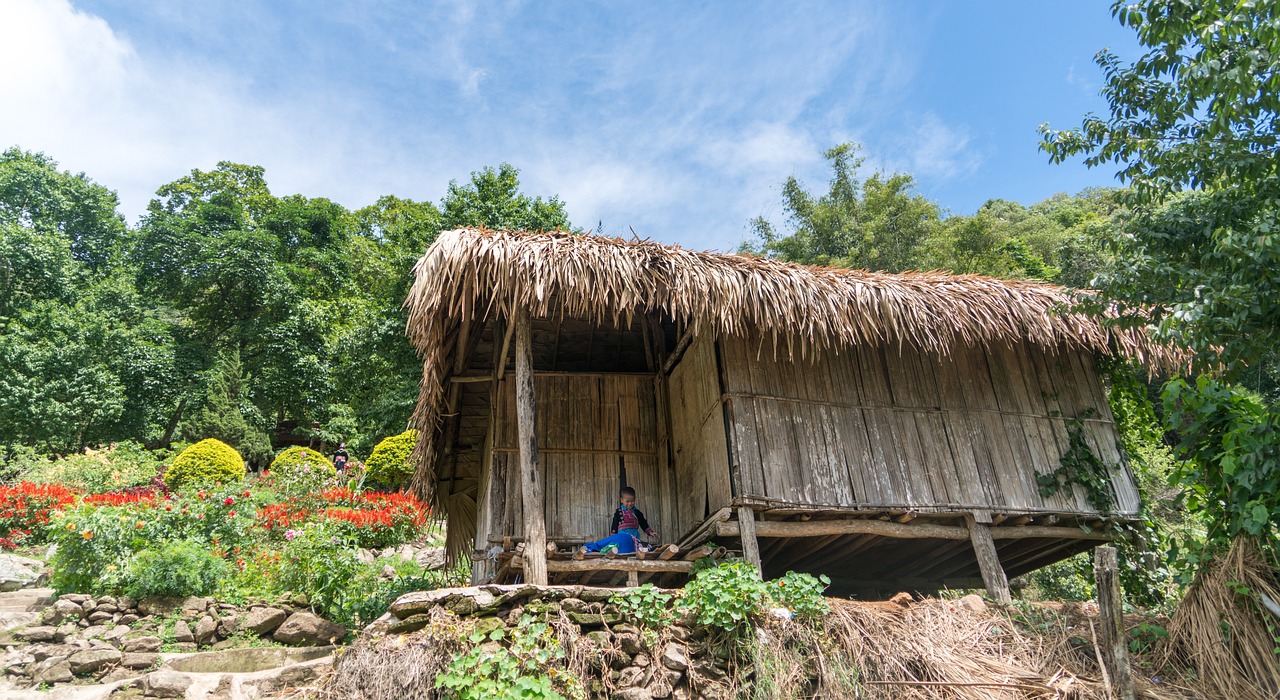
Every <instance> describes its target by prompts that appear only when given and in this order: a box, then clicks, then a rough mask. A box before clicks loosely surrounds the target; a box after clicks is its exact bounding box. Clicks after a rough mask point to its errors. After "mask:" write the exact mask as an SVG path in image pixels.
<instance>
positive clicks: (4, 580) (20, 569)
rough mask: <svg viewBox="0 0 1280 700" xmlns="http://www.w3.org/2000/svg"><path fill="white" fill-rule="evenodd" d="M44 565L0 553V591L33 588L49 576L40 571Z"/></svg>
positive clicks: (32, 560)
mask: <svg viewBox="0 0 1280 700" xmlns="http://www.w3.org/2000/svg"><path fill="white" fill-rule="evenodd" d="M42 569H44V563H43V562H39V561H36V560H35V559H28V558H26V557H20V556H18V555H16V554H5V553H0V591H17V590H21V589H23V588H35V587H36V586H39V585H40V584H42V583H44V581H45V579H47V578H48V577H49V576H48V574H46V573H44V572H43V571H42Z"/></svg>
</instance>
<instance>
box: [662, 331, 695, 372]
mask: <svg viewBox="0 0 1280 700" xmlns="http://www.w3.org/2000/svg"><path fill="white" fill-rule="evenodd" d="M692 342H693V329H692V328H690V327H686V328H685V329H684V335H682V336H680V340H678V341H676V348H675V349H674V350H672V351H671V356H670V357H668V358H667V361H666V362H664V363H663V365H662V374H663V375H667V374H671V370H672V369H673V368H674V367H675V366H676V363H677V362H679V361H680V358H681V357H683V356H684V351H685V350H688V349H689V344H690V343H692Z"/></svg>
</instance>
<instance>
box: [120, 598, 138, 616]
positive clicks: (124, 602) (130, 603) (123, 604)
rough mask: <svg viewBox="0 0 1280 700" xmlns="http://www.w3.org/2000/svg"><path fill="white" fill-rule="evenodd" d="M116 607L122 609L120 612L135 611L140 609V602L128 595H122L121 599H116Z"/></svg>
mask: <svg viewBox="0 0 1280 700" xmlns="http://www.w3.org/2000/svg"><path fill="white" fill-rule="evenodd" d="M116 607H118V608H120V612H124V611H126V610H135V609H137V607H138V601H136V600H134V599H133V598H130V597H129V596H127V595H122V596H120V597H119V598H116Z"/></svg>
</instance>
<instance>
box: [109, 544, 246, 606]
mask: <svg viewBox="0 0 1280 700" xmlns="http://www.w3.org/2000/svg"><path fill="white" fill-rule="evenodd" d="M226 573H227V565H226V562H224V561H223V560H222V558H221V557H216V556H214V555H212V554H210V553H209V550H208V549H207V548H206V547H203V546H201V545H198V544H196V543H194V542H191V541H179V542H171V543H169V544H166V545H164V546H163V547H161V548H159V549H144V550H142V551H141V552H138V553H137V554H135V555H134V557H133V560H132V561H131V562H130V563H129V567H128V570H127V571H126V573H125V576H124V581H123V589H124V592H125V593H126V594H128V595H130V596H132V597H134V598H145V597H147V596H155V595H163V596H189V595H195V596H204V595H209V594H211V593H213V592H214V590H216V589H217V587H218V583H219V581H220V580H221V579H222V577H223V576H225V575H226Z"/></svg>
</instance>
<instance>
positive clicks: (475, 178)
mask: <svg viewBox="0 0 1280 700" xmlns="http://www.w3.org/2000/svg"><path fill="white" fill-rule="evenodd" d="M519 175H520V171H519V170H518V169H516V167H515V166H513V165H511V164H509V163H503V164H502V165H501V166H499V167H498V168H492V167H487V168H485V169H483V170H481V171H479V172H473V173H471V182H469V183H467V184H465V185H459V184H458V183H457V182H454V181H450V182H449V191H448V193H447V194H445V197H444V201H443V202H442V206H441V228H442V229H444V230H449V229H455V228H462V227H466V226H483V227H486V228H492V229H499V230H510V231H556V230H564V229H567V228H569V215H568V213H566V212H565V208H564V202H561V201H560V199H559V198H558V197H552V198H551V199H548V200H543V199H542V198H541V197H534V198H530V197H529V196H528V195H525V194H521V193H520V179H519Z"/></svg>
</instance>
